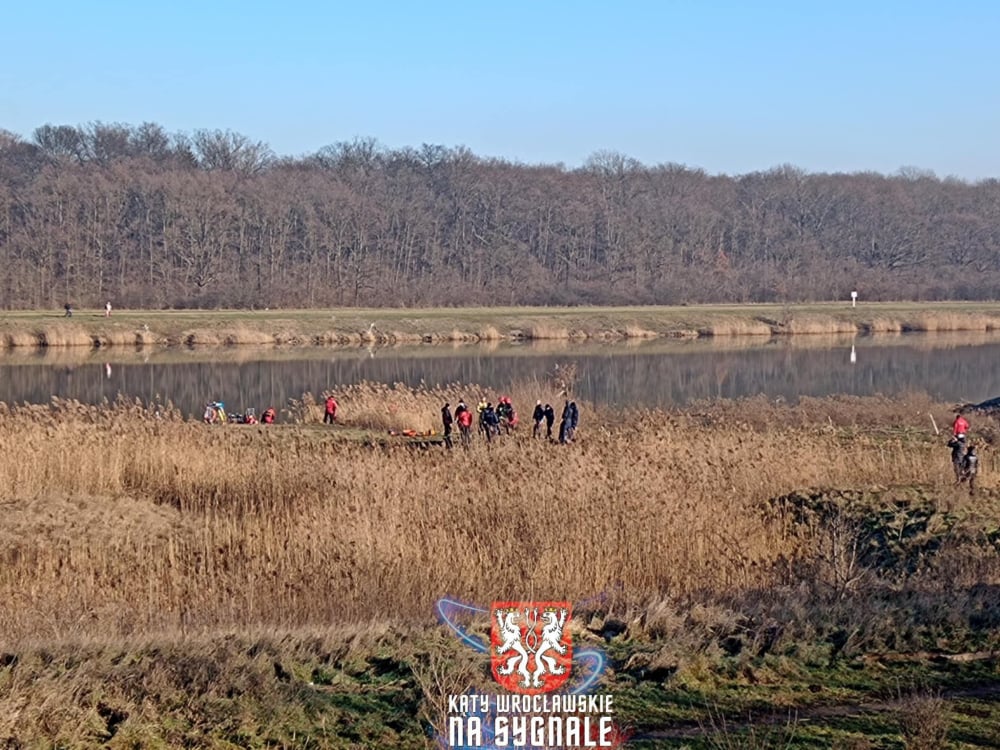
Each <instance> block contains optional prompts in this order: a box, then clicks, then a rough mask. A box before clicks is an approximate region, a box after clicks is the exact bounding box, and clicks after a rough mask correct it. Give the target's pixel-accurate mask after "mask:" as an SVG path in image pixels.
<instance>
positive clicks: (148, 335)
mask: <svg viewBox="0 0 1000 750" xmlns="http://www.w3.org/2000/svg"><path fill="white" fill-rule="evenodd" d="M997 329H1000V303H978V302H977V303H968V302H934V303H924V302H921V303H915V302H899V303H867V304H862V305H861V306H859V307H857V308H851V306H850V304H848V303H842V302H830V303H816V304H808V305H691V306H683V307H565V308H555V307H551V308H550V307H545V308H530V307H525V308H503V307H501V308H486V307H484V308H431V309H372V310H368V309H354V308H344V309H337V310H257V311H246V310H241V311H227V310H214V311H164V310H139V311H132V310H121V311H115V312H114V314H113V315H112V317H110V318H106V317H104V313H103V311H97V310H78V311H76V312H75V313H74V316H73V318H72V319H69V318H65V317H63V315H62V313H60V312H38V311H13V312H5V313H3V314H2V315H0V343H2V344H3V345H4V346H7V347H36V346H46V347H62V346H82V347H95V346H100V347H103V346H135V345H148V344H158V345H178V344H191V345H197V344H206V345H220V344H222V345H236V344H258V345H259V344H278V345H331V344H357V343H365V342H373V343H380V344H386V343H403V342H411V343H412V342H434V343H439V342H446V341H454V342H469V341H502V340H567V339H568V340H583V339H588V338H589V339H621V338H632V339H644V338H656V337H664V336H669V337H685V338H693V337H699V336H701V337H705V336H772V335H795V334H799V335H801V334H849V335H855V334H857V333H871V332H901V331H992V330H997Z"/></svg>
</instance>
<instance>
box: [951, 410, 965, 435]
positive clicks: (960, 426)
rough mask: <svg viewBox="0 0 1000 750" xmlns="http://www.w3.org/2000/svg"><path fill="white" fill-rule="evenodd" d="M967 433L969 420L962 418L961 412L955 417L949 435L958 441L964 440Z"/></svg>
mask: <svg viewBox="0 0 1000 750" xmlns="http://www.w3.org/2000/svg"><path fill="white" fill-rule="evenodd" d="M968 432H969V420H967V419H966V418H965V417H963V416H962V414H961V412H959V413H958V414H956V415H955V421H954V422H953V423H952V425H951V434H952V435H954V436H955V438H957V439H959V440H964V439H965V436H966V434H967V433H968Z"/></svg>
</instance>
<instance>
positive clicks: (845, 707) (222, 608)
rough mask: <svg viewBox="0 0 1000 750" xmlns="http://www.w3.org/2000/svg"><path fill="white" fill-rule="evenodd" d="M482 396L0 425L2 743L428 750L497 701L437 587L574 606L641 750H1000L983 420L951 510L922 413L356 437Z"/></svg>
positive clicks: (997, 624)
mask: <svg viewBox="0 0 1000 750" xmlns="http://www.w3.org/2000/svg"><path fill="white" fill-rule="evenodd" d="M479 391H480V389H478V388H475V387H469V386H463V387H458V386H456V387H454V388H449V389H446V390H441V391H428V390H406V389H389V388H385V387H382V386H357V387H354V388H351V389H346V390H345V391H344V393H343V394H342V397H341V404H342V407H341V411H342V414H343V415H344V419H345V420H346V423H345V424H343V425H341V426H339V427H337V428H323V427H322V426H321V425H317V424H315V421H316V420H317V419H318V416H319V415H318V407H316V406H315V405H314V404H312V403H311V401H310V400H309V399H305V400H303V401H302V402H300V403H298V404H294V405H292V409H291V413H292V414H293V415H294V416H295V417H297V418H298V419H299V420H301V423H300V424H289V425H279V426H276V427H271V428H264V427H246V426H237V425H231V426H227V427H207V426H204V425H200V424H195V423H189V422H185V421H183V420H181V419H179V417H178V416H177V415H176V414H173V413H170V412H164V411H162V410H160V411H159V414H157V411H156V410H154V409H148V408H146V407H143V406H141V405H130V404H119V405H117V406H113V407H107V408H100V407H86V406H82V405H79V404H75V403H67V402H53V404H51V405H49V406H46V407H18V408H6V407H5V408H0V421H2V424H3V425H4V429H3V431H2V432H0V507H2V509H3V513H4V524H3V525H2V527H0V556H2V560H3V565H2V566H0V600H2V601H4V602H5V606H4V607H3V608H0V742H3V741H6V742H7V746H8V747H26V748H27V747H54V746H58V747H65V748H74V749H76V748H89V747H103V746H111V747H153V748H156V747H164V748H166V747H178V746H188V747H212V748H233V747H289V748H291V747H317V748H320V747H322V748H327V747H329V748H342V747H343V748H347V747H357V746H361V747H390V746H391V747H427V746H429V745H430V741H429V740H428V732H430V731H431V730H432V728H433V727H434V726H436V725H439V724H440V722H441V719H442V714H441V710H442V705H443V703H442V701H443V696H445V695H447V694H448V693H452V692H461V691H463V690H465V689H467V688H470V687H478V688H482V689H487V688H488V687H489V685H490V683H491V679H490V677H489V672H488V666H487V664H486V663H485V660H484V659H483V658H481V657H479V656H478V655H476V654H474V653H473V652H471V651H470V650H469V649H467V648H466V647H465V646H463V645H462V644H461V643H459V642H458V640H457V639H456V638H454V637H453V636H452V635H450V634H449V633H446V632H444V631H443V630H442V629H441V628H440V627H438V626H437V625H436V624H435V619H434V604H435V602H436V600H437V599H438V598H439V597H442V596H445V595H448V596H452V597H455V598H458V599H461V600H464V601H470V602H476V603H479V604H482V605H485V606H488V605H489V603H490V602H491V601H493V600H496V599H502V598H510V599H519V598H523V599H560V600H561V599H569V600H572V601H574V602H575V603H576V604H575V617H574V620H573V623H572V625H571V628H572V630H573V633H574V639H575V640H576V642H578V643H585V642H589V643H593V644H596V645H600V647H601V648H603V649H605V650H606V651H607V653H608V655H609V658H610V660H611V669H610V670H609V672H608V674H607V682H606V685H605V688H606V689H608V690H611V691H612V692H614V693H615V694H616V696H618V698H619V705H620V712H619V717H618V718H619V721H620V722H621V723H623V724H625V725H627V726H629V727H631V728H632V729H633V731H634V733H635V737H636V738H637V746H638V747H671V746H674V747H682V746H688V747H727V746H728V747H744V746H750V747H771V746H775V747H777V746H781V747H785V746H789V747H803V748H804V747H833V746H839V747H845V748H846V747H855V748H858V747H921V746H923V747H930V746H938V745H918V744H914V742H916V740H914V739H912V738H913V737H916V736H918V735H919V734H920V733H921V732H923V733H924V735H925V736H930V735H931V734H933V733H934V732H938V734H940V733H941V732H944V735H943V736H944V737H946V739H947V741H948V742H951V743H952V745H950V746H954V747H990V746H995V744H994V745H991V743H993V742H994V741H995V739H996V737H997V734H996V733H997V732H998V731H1000V711H998V710H997V702H996V701H997V696H996V693H997V685H998V684H1000V672H998V668H997V659H996V656H995V655H996V654H998V653H1000V596H998V595H997V591H998V590H1000V486H998V484H997V475H996V469H997V465H996V463H997V462H996V457H995V454H994V453H993V452H992V451H993V445H994V443H995V441H996V440H997V439H998V437H1000V432H998V426H997V424H995V423H994V422H992V421H990V420H987V419H986V418H977V419H976V420H975V424H974V425H973V431H972V432H973V438H974V439H975V440H976V441H978V442H979V443H980V444H981V445H982V446H983V447H982V455H983V474H982V476H981V486H980V488H979V489H978V492H977V494H976V495H975V496H973V497H970V495H969V494H968V491H967V490H966V489H965V488H964V487H962V488H955V487H953V486H952V483H951V474H950V468H949V464H948V458H947V455H948V451H947V449H946V448H945V447H944V445H943V441H942V439H941V438H940V437H937V436H935V435H934V434H933V431H932V429H931V428H930V420H929V418H928V413H931V414H934V415H935V418H936V419H937V422H938V423H939V424H942V423H945V422H946V421H947V419H948V412H947V409H946V407H945V406H943V405H938V404H933V403H930V402H929V401H927V400H926V399H921V398H919V397H912V398H910V399H907V400H905V401H893V400H884V399H875V398H869V399H854V398H838V399H804V400H803V401H802V402H801V403H800V404H798V405H796V406H788V405H783V404H774V403H771V402H768V401H766V400H763V399H761V400H749V401H744V402H738V403H728V402H719V403H712V404H702V405H698V406H694V407H692V408H690V409H685V410H682V411H676V412H642V413H636V414H633V415H630V417H629V418H628V419H627V420H625V421H624V422H620V421H619V420H617V419H616V416H617V415H612V414H602V413H600V412H594V411H593V410H592V409H591V408H589V407H588V406H587V405H584V408H583V419H582V423H581V430H580V434H579V441H578V442H577V443H576V444H574V445H571V446H559V445H551V444H546V443H544V442H542V441H533V440H531V439H530V438H529V437H527V436H525V435H523V434H522V435H519V436H516V437H513V438H510V439H506V440H503V441H502V442H500V443H499V444H497V445H494V446H492V447H490V448H487V447H486V446H485V445H482V444H480V443H477V444H476V445H474V446H473V448H472V449H471V450H470V451H462V450H455V451H453V452H450V453H449V452H447V451H445V450H443V449H441V448H438V447H431V448H429V449H425V450H413V449H411V448H407V447H403V446H394V445H391V444H390V445H385V444H381V443H379V442H378V441H373V440H370V439H368V437H367V436H369V435H379V434H383V433H384V432H385V430H387V429H390V428H394V427H395V428H402V427H408V426H414V427H422V426H424V423H425V422H426V424H427V425H431V426H433V425H434V422H435V415H436V414H437V410H438V409H439V408H440V404H441V402H442V401H443V400H445V399H448V400H451V401H452V402H454V401H455V400H456V399H457V396H459V395H466V396H467V397H468V396H469V395H470V394H475V393H478V392H479ZM491 395H493V394H491ZM512 395H514V396H515V400H517V401H520V402H522V403H525V402H527V401H526V400H527V399H528V398H529V395H528V393H527V391H525V392H524V393H520V392H518V391H515V392H514V393H513V394H512ZM539 395H542V396H543V397H545V398H555V397H556V395H557V394H555V393H554V392H553V393H543V394H539ZM748 714H750V715H752V716H753V717H754V719H753V720H752V721H750V722H748V721H747V716H748ZM928 715H930V716H932V717H936V719H937V720H938V728H937V729H935V728H934V727H929V728H928V727H922V725H919V722H918V719H919V718H920V717H923V716H928ZM789 716H791V717H792V719H791V720H789ZM795 716H801V717H802V719H801V720H796V719H795V718H794V717H795ZM941 727H943V729H942V728H941ZM751 731H753V732H755V733H756V736H757V737H758V738H760V737H762V736H764V735H772V736H773V737H775V738H778V737H779V736H780V737H782V738H784V737H786V736H787V737H789V738H790V743H791V744H786V743H783V742H782V744H778V740H777V739H775V740H774V744H761V743H759V742H758V743H757V744H750V742H751V740H749V739H748V737H749V734H748V733H749V732H751ZM934 736H937V735H934ZM908 738H909V739H908ZM728 740H732V741H733V742H738V743H740V744H730V745H725V744H720V743H722V742H723V741H728ZM862 742H868V743H869V744H867V745H865V744H860V743H862ZM713 743H714V744H713ZM849 743H853V744H849ZM907 743H909V744H907Z"/></svg>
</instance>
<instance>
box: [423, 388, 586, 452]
mask: <svg viewBox="0 0 1000 750" xmlns="http://www.w3.org/2000/svg"><path fill="white" fill-rule="evenodd" d="M531 417H532V420H533V422H534V426H533V428H532V432H531V436H532V437H533V438H538V437H540V436H541V429H542V422H544V423H545V437H546V439H548V440H550V441H552V440H553V437H552V426H553V424H555V419H556V413H555V409H553V408H552V405H551V404H545V405H544V406H542V402H541V401H540V400H539V401H538V402H536V404H535V410H534V412H532V415H531ZM473 420H475V421H476V423H477V424H478V431H479V434H480V435H481V436H482V437H484V438H485V439H486V442H487V443H491V442H493V440H494V438H498V437H499V436H500V435H501V434H507V435H509V434H510V433H511V432H513V431H514V430H515V429H516V428H517V425H518V422H519V420H518V415H517V411H516V410H515V409H514V405H513V404H512V403H511V400H510V397H509V396H503V397H501V398H500V400H499V401H498V402H497V404H496V406H494V405H493V403H492V402H490V401H487V400H486V399H485V398H483V399H481V400H480V401H479V403H478V404H477V406H476V415H475V417H474V416H473V413H472V410H471V409H470V408H469V407H468V406H467V405H466V403H465V401H464V400H461V401H459V402H458V405H457V406H456V407H455V411H454V413H452V410H451V404H450V403H445V405H444V406H442V407H441V425H442V427H443V434H444V444H445V447H447V448H449V449H450V448H451V447H452V445H453V443H452V433H453V431H454V427H455V425H456V424H457V425H458V431H459V436H460V440H461V443H462V446H463V447H465V448H468V447H469V446H470V445H471V444H472V423H473ZM579 422H580V410H579V407H577V405H576V402H575V401H570V400H568V399H567V400H566V403H565V405H564V406H563V411H562V421H561V422H560V423H559V442H560V443H562V444H566V443H570V442H572V441H573V437H574V433H575V432H576V428H577V425H578V424H579Z"/></svg>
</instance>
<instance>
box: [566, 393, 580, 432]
mask: <svg viewBox="0 0 1000 750" xmlns="http://www.w3.org/2000/svg"><path fill="white" fill-rule="evenodd" d="M579 424H580V410H579V409H578V408H577V406H576V401H570V402H569V438H568V440H569V441H570V442H572V440H573V437H574V436H575V435H576V427H577V425H579Z"/></svg>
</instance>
